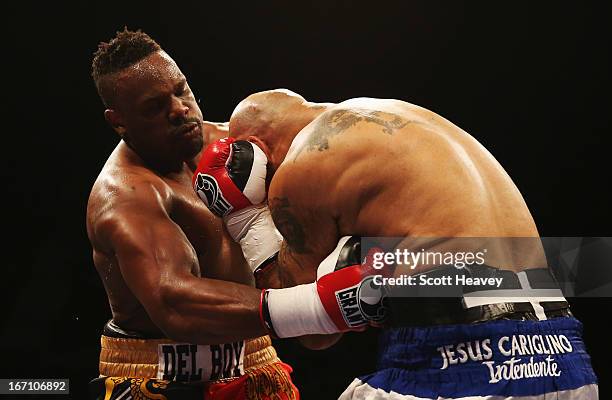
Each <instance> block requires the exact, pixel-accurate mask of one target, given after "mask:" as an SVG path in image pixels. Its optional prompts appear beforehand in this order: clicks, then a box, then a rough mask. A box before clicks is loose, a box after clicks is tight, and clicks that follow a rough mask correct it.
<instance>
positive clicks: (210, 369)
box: [100, 335, 280, 382]
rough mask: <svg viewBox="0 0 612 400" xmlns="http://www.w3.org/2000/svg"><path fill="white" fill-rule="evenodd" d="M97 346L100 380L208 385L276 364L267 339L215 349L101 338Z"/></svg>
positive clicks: (183, 344)
mask: <svg viewBox="0 0 612 400" xmlns="http://www.w3.org/2000/svg"><path fill="white" fill-rule="evenodd" d="M100 342H101V351H100V375H104V376H127V377H139V378H156V379H162V380H168V381H177V382H210V381H216V380H219V379H228V378H234V377H239V376H242V375H244V374H245V373H246V372H247V371H249V370H251V369H257V368H260V367H262V366H265V365H268V364H273V363H275V362H278V361H280V360H279V358H278V356H277V354H276V350H275V349H274V347H272V342H271V340H270V337H269V336H262V337H259V338H256V339H249V340H245V341H239V342H233V343H225V344H217V345H195V344H189V343H178V342H174V341H172V340H169V339H131V338H119V337H110V336H105V335H102V337H101V339H100Z"/></svg>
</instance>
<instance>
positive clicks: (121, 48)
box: [91, 27, 161, 106]
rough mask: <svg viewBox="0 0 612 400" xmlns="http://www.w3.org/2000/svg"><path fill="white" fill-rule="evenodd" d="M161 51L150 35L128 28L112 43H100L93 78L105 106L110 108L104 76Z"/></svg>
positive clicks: (93, 65)
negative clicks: (104, 86) (103, 80)
mask: <svg viewBox="0 0 612 400" xmlns="http://www.w3.org/2000/svg"><path fill="white" fill-rule="evenodd" d="M160 50H161V47H160V46H159V44H158V43H157V42H156V41H155V40H153V39H152V38H151V37H150V36H149V35H147V34H146V33H144V32H142V31H141V30H140V29H138V30H137V31H130V30H128V28H127V27H125V28H123V30H122V31H118V32H117V34H116V36H115V37H114V38H112V39H111V41H110V42H108V43H106V42H100V44H98V50H97V51H96V52H95V53H94V57H93V60H92V62H91V76H92V78H93V80H94V83H95V84H96V89H98V94H99V95H100V98H101V99H102V102H103V103H104V105H106V106H109V102H110V99H109V98H108V97H109V96H108V93H104V90H103V88H102V85H101V81H102V78H103V77H104V76H107V75H110V74H113V73H115V72H118V71H121V70H122V69H125V68H127V67H129V66H131V65H134V64H136V63H137V62H138V61H140V60H142V59H144V58H145V57H147V56H149V55H151V54H153V53H155V52H156V51H160Z"/></svg>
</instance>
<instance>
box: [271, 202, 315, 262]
mask: <svg viewBox="0 0 612 400" xmlns="http://www.w3.org/2000/svg"><path fill="white" fill-rule="evenodd" d="M269 204H270V212H271V213H272V219H273V220H274V224H275V225H276V227H277V228H278V230H279V232H280V233H281V234H282V235H283V238H284V239H285V241H286V242H287V243H288V244H289V246H291V249H292V250H293V251H294V252H296V253H300V254H304V253H307V250H306V243H305V235H304V229H303V228H302V226H301V225H300V223H299V222H298V219H297V217H296V216H295V215H293V213H292V212H291V206H290V204H289V200H288V199H287V198H286V197H275V198H273V199H272V200H270V203H269Z"/></svg>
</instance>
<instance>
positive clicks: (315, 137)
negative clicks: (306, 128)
mask: <svg viewBox="0 0 612 400" xmlns="http://www.w3.org/2000/svg"><path fill="white" fill-rule="evenodd" d="M360 122H370V123H374V124H376V125H379V126H381V127H382V131H383V132H384V133H387V134H389V135H392V134H393V133H395V131H396V130H398V129H402V128H403V127H405V126H406V125H408V124H409V123H412V122H416V121H410V120H405V119H403V118H401V117H399V116H398V115H395V114H390V113H386V112H382V111H370V110H358V109H353V110H336V111H332V112H330V113H328V114H326V115H324V116H323V117H322V118H321V120H320V121H319V122H318V123H317V124H316V126H314V127H313V132H312V133H311V134H310V137H309V139H308V141H307V143H306V148H307V149H308V150H309V151H311V150H314V149H317V150H318V151H323V150H327V149H328V148H329V139H330V138H331V137H333V136H336V135H338V134H340V133H342V132H344V131H345V130H347V129H349V128H351V127H353V126H355V125H357V124H358V123H360Z"/></svg>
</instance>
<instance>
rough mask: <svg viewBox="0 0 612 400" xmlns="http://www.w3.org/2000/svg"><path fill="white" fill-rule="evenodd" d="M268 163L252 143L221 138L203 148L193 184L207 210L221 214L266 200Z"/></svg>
mask: <svg viewBox="0 0 612 400" xmlns="http://www.w3.org/2000/svg"><path fill="white" fill-rule="evenodd" d="M267 163H268V159H267V158H266V155H265V154H264V152H263V151H262V150H261V149H260V148H259V147H257V146H256V145H254V144H253V143H250V142H247V141H246V140H236V139H234V138H223V139H220V140H217V141H216V142H213V143H211V144H210V145H209V146H208V147H207V148H206V150H204V152H203V153H202V157H201V158H200V162H199V163H198V167H197V169H196V171H195V173H194V175H193V179H192V184H193V187H194V189H195V191H196V193H197V194H198V196H199V197H200V199H202V201H204V203H205V204H206V206H207V207H208V208H209V209H210V211H212V212H213V213H214V214H216V215H218V216H220V217H224V216H226V215H228V214H230V213H232V212H236V211H239V210H242V209H244V208H246V207H248V206H251V205H255V204H260V203H261V202H263V201H264V200H265V197H266V191H265V183H266V172H267V170H266V165H267Z"/></svg>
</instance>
